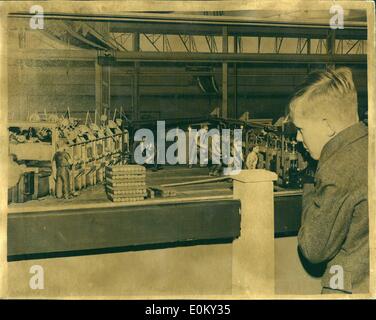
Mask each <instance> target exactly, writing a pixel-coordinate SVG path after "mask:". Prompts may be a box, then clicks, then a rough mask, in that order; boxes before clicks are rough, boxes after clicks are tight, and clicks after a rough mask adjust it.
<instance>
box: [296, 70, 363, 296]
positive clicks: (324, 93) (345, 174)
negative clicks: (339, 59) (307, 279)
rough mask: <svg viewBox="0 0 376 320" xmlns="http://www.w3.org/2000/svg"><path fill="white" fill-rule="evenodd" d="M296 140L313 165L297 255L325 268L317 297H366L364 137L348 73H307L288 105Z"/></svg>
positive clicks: (304, 199)
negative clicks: (352, 295)
mask: <svg viewBox="0 0 376 320" xmlns="http://www.w3.org/2000/svg"><path fill="white" fill-rule="evenodd" d="M289 109H290V110H289V113H290V115H289V116H290V118H291V119H292V121H293V122H294V124H295V126H296V128H297V131H298V132H297V140H298V141H300V142H302V143H303V145H304V147H305V148H306V149H307V151H308V152H309V153H310V155H311V157H312V158H313V159H315V160H318V167H317V170H316V173H315V183H314V187H313V188H311V190H309V191H308V190H306V189H305V190H304V195H303V212H302V224H301V228H300V230H299V234H298V244H299V249H300V252H301V253H302V254H303V255H304V256H305V257H306V258H307V259H308V260H309V261H310V262H312V263H325V264H326V270H325V273H324V275H323V277H322V293H366V292H368V290H369V288H368V282H369V242H368V241H369V239H368V234H369V231H368V194H367V192H368V190H367V184H368V165H367V159H368V132H367V127H366V126H365V125H364V124H362V123H361V122H359V117H358V103H357V92H356V89H355V86H354V83H353V79H352V74H351V70H350V69H348V68H339V69H337V70H327V71H320V72H314V73H311V74H310V75H309V76H308V77H307V79H306V81H305V82H304V83H303V84H302V85H301V87H300V88H299V89H298V90H297V92H296V93H295V95H294V96H293V98H292V100H291V101H290V105H289Z"/></svg>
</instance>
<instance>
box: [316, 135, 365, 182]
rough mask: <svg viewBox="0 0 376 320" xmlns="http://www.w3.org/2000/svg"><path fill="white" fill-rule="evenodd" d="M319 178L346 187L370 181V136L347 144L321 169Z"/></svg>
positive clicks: (361, 137) (361, 136)
mask: <svg viewBox="0 0 376 320" xmlns="http://www.w3.org/2000/svg"><path fill="white" fill-rule="evenodd" d="M318 173H319V176H320V177H321V178H323V179H324V180H329V181H333V182H340V183H343V184H344V185H346V184H351V183H354V182H356V184H359V183H364V184H365V185H367V181H368V134H367V132H365V134H364V135H360V136H359V137H357V138H356V139H353V140H351V141H349V142H348V143H345V144H344V145H343V146H342V147H341V148H339V149H338V150H337V151H336V152H335V153H333V155H332V156H331V157H330V158H329V159H327V161H326V162H325V164H323V165H322V166H321V167H320V170H319V172H318Z"/></svg>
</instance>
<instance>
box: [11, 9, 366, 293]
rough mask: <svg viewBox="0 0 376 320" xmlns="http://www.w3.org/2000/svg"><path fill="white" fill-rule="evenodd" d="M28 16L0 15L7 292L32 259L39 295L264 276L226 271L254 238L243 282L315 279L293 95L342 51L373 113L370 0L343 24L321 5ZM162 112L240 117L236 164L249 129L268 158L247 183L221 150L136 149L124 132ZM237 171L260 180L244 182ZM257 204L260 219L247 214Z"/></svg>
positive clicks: (168, 117) (232, 125) (167, 118)
mask: <svg viewBox="0 0 376 320" xmlns="http://www.w3.org/2000/svg"><path fill="white" fill-rule="evenodd" d="M31 18H32V15H31V14H29V13H28V12H14V13H11V14H10V16H9V18H8V125H7V126H8V133H9V145H8V150H9V156H10V160H9V166H8V170H9V171H10V172H11V173H12V174H13V175H15V177H13V178H12V179H10V181H11V180H12V181H13V180H14V183H13V184H12V185H8V254H7V255H8V261H9V264H8V270H9V271H8V272H9V276H8V283H9V284H8V286H9V289H8V290H10V294H11V295H13V296H23V295H25V294H26V293H27V292H28V291H27V290H28V288H27V283H28V282H27V281H24V282H25V284H23V283H22V281H20V282H19V279H22V278H25V279H26V278H27V277H28V272H27V271H26V272H25V271H23V270H26V269H25V268H28V267H29V266H31V265H33V264H36V263H37V264H40V265H43V266H44V268H45V274H46V275H47V274H48V281H50V283H51V284H50V285H49V286H46V289H45V290H44V291H43V292H35V293H33V294H35V295H36V296H37V295H49V294H51V295H58V296H81V295H85V296H90V295H99V296H122V295H126V296H155V295H165V296H175V295H227V294H228V295H231V294H236V292H239V293H244V292H245V291H246V292H248V294H250V295H252V294H253V293H254V292H256V293H260V292H261V293H263V291H262V290H261V291H260V289H256V287H255V291H254V292H253V291H252V288H251V289H247V290H248V291H247V290H246V289H244V288H243V287H242V285H241V284H240V285H239V288H240V289H239V288H238V289H236V288H237V287H236V286H237V284H238V282H237V281H240V282H239V283H241V282H242V281H243V280H242V279H243V278H242V277H244V279H245V278H247V276H244V275H243V273H242V271H239V270H241V267H239V265H242V263H239V265H236V264H237V263H236V262H234V259H235V258H234V257H237V256H238V255H239V256H240V258H239V259H247V255H248V251H246V250H251V251H252V250H253V249H254V252H255V256H254V257H253V259H254V261H249V266H250V267H249V268H250V269H249V270H248V271H246V272H250V275H249V278H247V280H244V281H245V282H247V281H249V282H251V283H252V281H254V283H255V282H257V281H259V280H260V279H263V277H264V276H262V275H261V274H260V273H262V272H263V270H262V268H264V266H271V269H270V270H269V269H268V270H266V271H265V277H267V276H268V275H269V276H270V275H271V276H270V277H271V278H272V280H273V284H267V283H266V282H267V280H265V281H266V282H265V284H263V282H262V281H259V282H258V285H260V286H261V287H262V286H264V288H265V292H266V293H268V292H269V291H268V290H269V289H268V288H269V285H270V286H271V289H270V290H271V291H270V292H274V293H277V294H299V293H302V294H304V293H307V294H311V293H320V292H319V290H320V288H321V287H320V279H319V277H318V276H317V275H315V274H314V273H315V272H316V271H317V270H314V271H313V272H312V274H310V272H308V270H305V269H304V266H303V264H304V263H302V261H300V258H299V256H298V254H297V250H296V245H297V233H298V230H299V227H300V217H301V208H302V193H303V192H302V188H303V184H304V183H306V182H311V183H312V181H313V175H314V171H315V165H316V163H315V161H313V160H312V159H311V158H310V157H309V154H308V153H307V152H306V151H305V150H304V148H303V147H302V145H301V144H300V143H297V141H296V130H294V127H293V126H292V125H291V123H289V122H287V121H286V114H287V113H286V110H287V108H288V103H289V99H290V97H291V95H292V94H293V93H294V90H295V88H296V86H298V85H299V84H300V83H301V82H302V81H303V80H304V78H305V76H306V75H307V74H308V73H309V72H311V71H314V70H323V69H325V68H328V67H334V66H335V67H338V66H347V67H349V68H351V70H352V72H353V77H354V82H355V85H356V88H357V91H358V104H359V117H360V119H361V121H364V122H365V123H367V108H368V105H367V99H368V97H367V94H368V93H367V54H366V53H367V23H366V12H365V11H362V10H346V19H345V20H346V21H347V23H348V25H347V27H346V28H345V29H337V30H333V29H330V28H329V27H328V24H327V21H328V20H329V19H330V13H329V12H325V11H312V12H311V11H310V12H309V13H306V14H305V15H304V16H301V15H299V13H297V12H293V11H291V12H286V14H285V15H283V14H278V15H277V14H273V12H270V11H269V12H266V11H216V12H138V13H135V12H129V13H127V12H125V13H118V12H113V13H112V14H99V13H98V14H88V15H85V14H82V13H81V14H73V13H72V14H70V13H53V12H51V13H49V12H44V20H43V28H39V27H38V23H40V21H39V22H38V21H36V24H37V26H36V28H35V29H33V28H31V27H30V23H31V22H30V19H31ZM157 121H164V124H165V130H166V131H168V130H176V131H177V130H178V129H179V130H180V132H184V133H186V134H188V133H189V132H190V131H192V129H196V130H201V129H204V130H211V129H218V130H219V132H220V133H222V131H223V130H224V129H230V132H234V130H241V132H242V134H241V137H242V143H241V154H242V159H243V164H242V168H241V169H242V174H243V171H252V170H250V169H251V168H248V167H247V162H246V159H247V158H248V156H249V154H250V153H251V152H253V151H252V150H256V149H255V147H258V148H257V150H258V154H257V157H258V158H257V159H258V160H257V164H256V165H255V167H254V168H256V169H259V170H256V171H257V172H263V173H265V172H266V174H265V176H263V178H260V179H261V180H257V179H258V178H256V180H257V181H256V182H255V183H253V184H252V181H251V182H249V181H248V180H247V179H248V178H245V180H241V179H240V178H239V179H240V180H237V178H236V176H231V175H226V174H224V170H225V169H226V168H228V167H229V166H231V163H230V164H226V165H225V164H223V163H221V165H214V164H213V163H211V162H210V161H209V162H208V163H205V164H200V163H197V164H196V163H194V164H190V163H189V161H182V162H177V163H169V162H167V161H165V162H164V163H162V164H160V163H157V161H156V158H157V157H154V158H153V159H152V160H154V161H152V162H151V163H149V164H144V165H142V164H138V163H137V161H136V158H135V152H136V149H137V147H139V146H140V144H141V143H143V142H144V141H143V140H142V141H141V140H138V141H136V139H135V133H136V132H137V130H139V129H148V130H150V131H151V132H153V134H154V135H155V136H157V135H158V133H157ZM174 142H176V139H175V140H170V141H166V145H165V149H168V148H169V146H171V145H172V144H173V143H174ZM230 142H231V141H230ZM187 145H188V144H185V147H186V148H188V147H187ZM209 149H210V144H209ZM212 152H213V151H212V150H209V153H212ZM187 153H189V152H187ZM183 160H187V159H186V158H185V159H183ZM66 162H67V163H69V165H67V166H65V163H66ZM62 163H64V164H62ZM269 174H270V175H269ZM246 175H247V173H245V176H246ZM247 177H248V176H247ZM122 179H123V180H122ZM263 179H266V180H267V181H266V180H263ZM246 180H247V181H246ZM265 181H266V182H265ZM9 183H10V182H9ZM245 185H247V186H248V185H251V186H250V187H249V189H247V190H253V189H255V191H254V195H256V194H257V195H260V196H259V197H258V196H257V197H256V196H254V197H256V199H254V197H253V196H252V195H250V196H249V199H251V200H244V199H243V198H244V195H243V194H242V192H241V191H239V190H243V189H242V188H244V187H245V188H247V186H245ZM246 192H250V191H246ZM264 196H265V197H266V198H265V201H264V198H263V197H264ZM242 197H243V198H242ZM252 199H254V204H252V203H251V204H248V203H247V201H252ZM243 200H244V201H245V202H243ZM263 201H264V202H263ZM256 203H257V204H256ZM253 205H255V206H257V208H258V209H257V210H258V211H259V212H260V217H264V216H265V219H266V218H267V219H268V220H267V222H268V224H267V226H266V227H265V225H264V222H265V221H266V220H265V221H264V220H263V218H260V219H259V220H258V221H253V220H247V219H248V218H247V215H246V214H247V213H248V211H247V210H248V209H247V208H248V206H250V207H249V210H250V213H251V215H252V212H253V211H252V210H256V209H254V208H253V207H252V206H253ZM257 210H256V211H257ZM256 211H255V212H256ZM258 211H257V212H258ZM268 213H270V214H269V215H268ZM251 219H252V218H251ZM247 221H248V222H249V224H248V222H247ZM265 223H266V222H265ZM267 231H270V232H267ZM248 233H249V237H250V238H249V239H251V240H250V241H249V243H252V245H253V246H257V248H256V247H255V248H253V249H252V247H251V248H250V247H249V246H250V245H249V243H248V244H247V243H246V244H244V243H243V244H242V240H244V239H247V237H248ZM254 236H255V237H259V238H258V239H259V240H257V239H252V237H254ZM264 237H266V238H267V239H269V241H265V247H263V239H264ZM252 241H253V242H252ZM243 242H244V241H243ZM238 243H240V246H241V248H240V249H239V248H238V247H237V246H239V245H238ZM247 246H248V247H247ZM247 248H248V249H247ZM249 256H250V257H252V253H250V254H249ZM249 259H250V260H252V259H251V258H249ZM261 260H263V261H261ZM259 261H260V262H259ZM237 268H240V269H239V270H238V269H237ZM268 272H270V273H268ZM239 279H240V280H239ZM252 279H258V280H252ZM21 283H22V284H21ZM242 288H243V289H242ZM237 290H239V291H237ZM242 290H243V291H242ZM244 290H245V291H244ZM270 292H269V293H270Z"/></svg>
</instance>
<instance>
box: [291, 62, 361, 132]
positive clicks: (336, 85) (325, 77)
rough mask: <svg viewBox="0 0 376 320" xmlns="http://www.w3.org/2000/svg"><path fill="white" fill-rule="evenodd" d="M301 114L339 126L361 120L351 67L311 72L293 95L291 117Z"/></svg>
mask: <svg viewBox="0 0 376 320" xmlns="http://www.w3.org/2000/svg"><path fill="white" fill-rule="evenodd" d="M298 105H299V106H300V108H299V113H300V115H301V116H303V117H305V118H308V119H318V118H321V119H327V120H331V121H332V122H333V123H336V124H338V125H339V126H347V125H351V124H353V123H355V122H358V121H359V116H358V98H357V92H356V88H355V85H354V81H353V78H352V72H351V70H350V69H349V68H346V67H342V68H338V69H336V70H334V69H328V70H326V71H315V72H312V73H310V74H309V75H308V76H307V78H306V79H305V81H304V82H303V84H301V85H300V86H299V87H298V89H297V90H296V92H295V94H294V95H293V97H292V99H291V101H290V104H289V117H290V118H291V119H292V120H293V119H294V115H295V114H296V112H297V110H296V109H297V106H298Z"/></svg>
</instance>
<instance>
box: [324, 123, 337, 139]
mask: <svg viewBox="0 0 376 320" xmlns="http://www.w3.org/2000/svg"><path fill="white" fill-rule="evenodd" d="M322 121H323V123H324V128H325V131H326V134H327V135H328V137H333V136H334V135H335V134H336V129H335V127H334V125H333V124H332V123H331V121H330V120H328V119H323V120H322Z"/></svg>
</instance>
